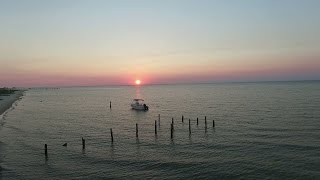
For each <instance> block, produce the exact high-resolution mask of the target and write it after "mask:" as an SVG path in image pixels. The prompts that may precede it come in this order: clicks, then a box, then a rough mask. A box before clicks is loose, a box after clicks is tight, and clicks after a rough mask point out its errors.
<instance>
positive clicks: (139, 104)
mask: <svg viewBox="0 0 320 180" xmlns="http://www.w3.org/2000/svg"><path fill="white" fill-rule="evenodd" d="M131 107H132V109H135V110H142V111H148V110H149V107H148V106H147V105H146V104H145V103H144V100H143V99H133V103H132V104H131Z"/></svg>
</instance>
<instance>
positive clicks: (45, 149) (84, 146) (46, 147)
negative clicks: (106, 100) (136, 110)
mask: <svg viewBox="0 0 320 180" xmlns="http://www.w3.org/2000/svg"><path fill="white" fill-rule="evenodd" d="M110 107H111V102H110ZM181 119H182V122H184V116H183V115H182V117H181ZM158 125H159V126H160V114H159V115H158V123H157V120H155V121H154V133H155V134H156V135H157V126H158ZM198 125H199V118H197V126H198ZM204 126H205V132H207V128H208V125H207V116H205V117H204ZM212 127H215V121H214V120H212ZM173 133H174V120H173V118H172V119H171V123H170V137H171V139H173ZM189 135H191V120H190V119H189ZM110 137H111V143H113V132H112V128H110ZM136 137H137V138H138V137H139V128H138V123H136ZM63 146H67V143H65V144H63ZM85 148H86V140H85V139H84V138H82V149H85ZM44 153H45V156H46V157H47V156H48V145H47V144H45V145H44Z"/></svg>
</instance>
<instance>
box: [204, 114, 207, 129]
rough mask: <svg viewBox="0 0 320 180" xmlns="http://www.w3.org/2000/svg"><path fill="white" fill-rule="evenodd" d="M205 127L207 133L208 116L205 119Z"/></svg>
mask: <svg viewBox="0 0 320 180" xmlns="http://www.w3.org/2000/svg"><path fill="white" fill-rule="evenodd" d="M204 127H205V129H206V131H207V116H206V117H205V119H204Z"/></svg>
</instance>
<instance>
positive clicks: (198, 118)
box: [197, 118, 199, 126]
mask: <svg viewBox="0 0 320 180" xmlns="http://www.w3.org/2000/svg"><path fill="white" fill-rule="evenodd" d="M198 125H199V118H197V126H198Z"/></svg>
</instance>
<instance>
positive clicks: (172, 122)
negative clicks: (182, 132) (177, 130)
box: [171, 118, 174, 130]
mask: <svg viewBox="0 0 320 180" xmlns="http://www.w3.org/2000/svg"><path fill="white" fill-rule="evenodd" d="M171 124H172V130H174V121H173V118H172V120H171Z"/></svg>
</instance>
